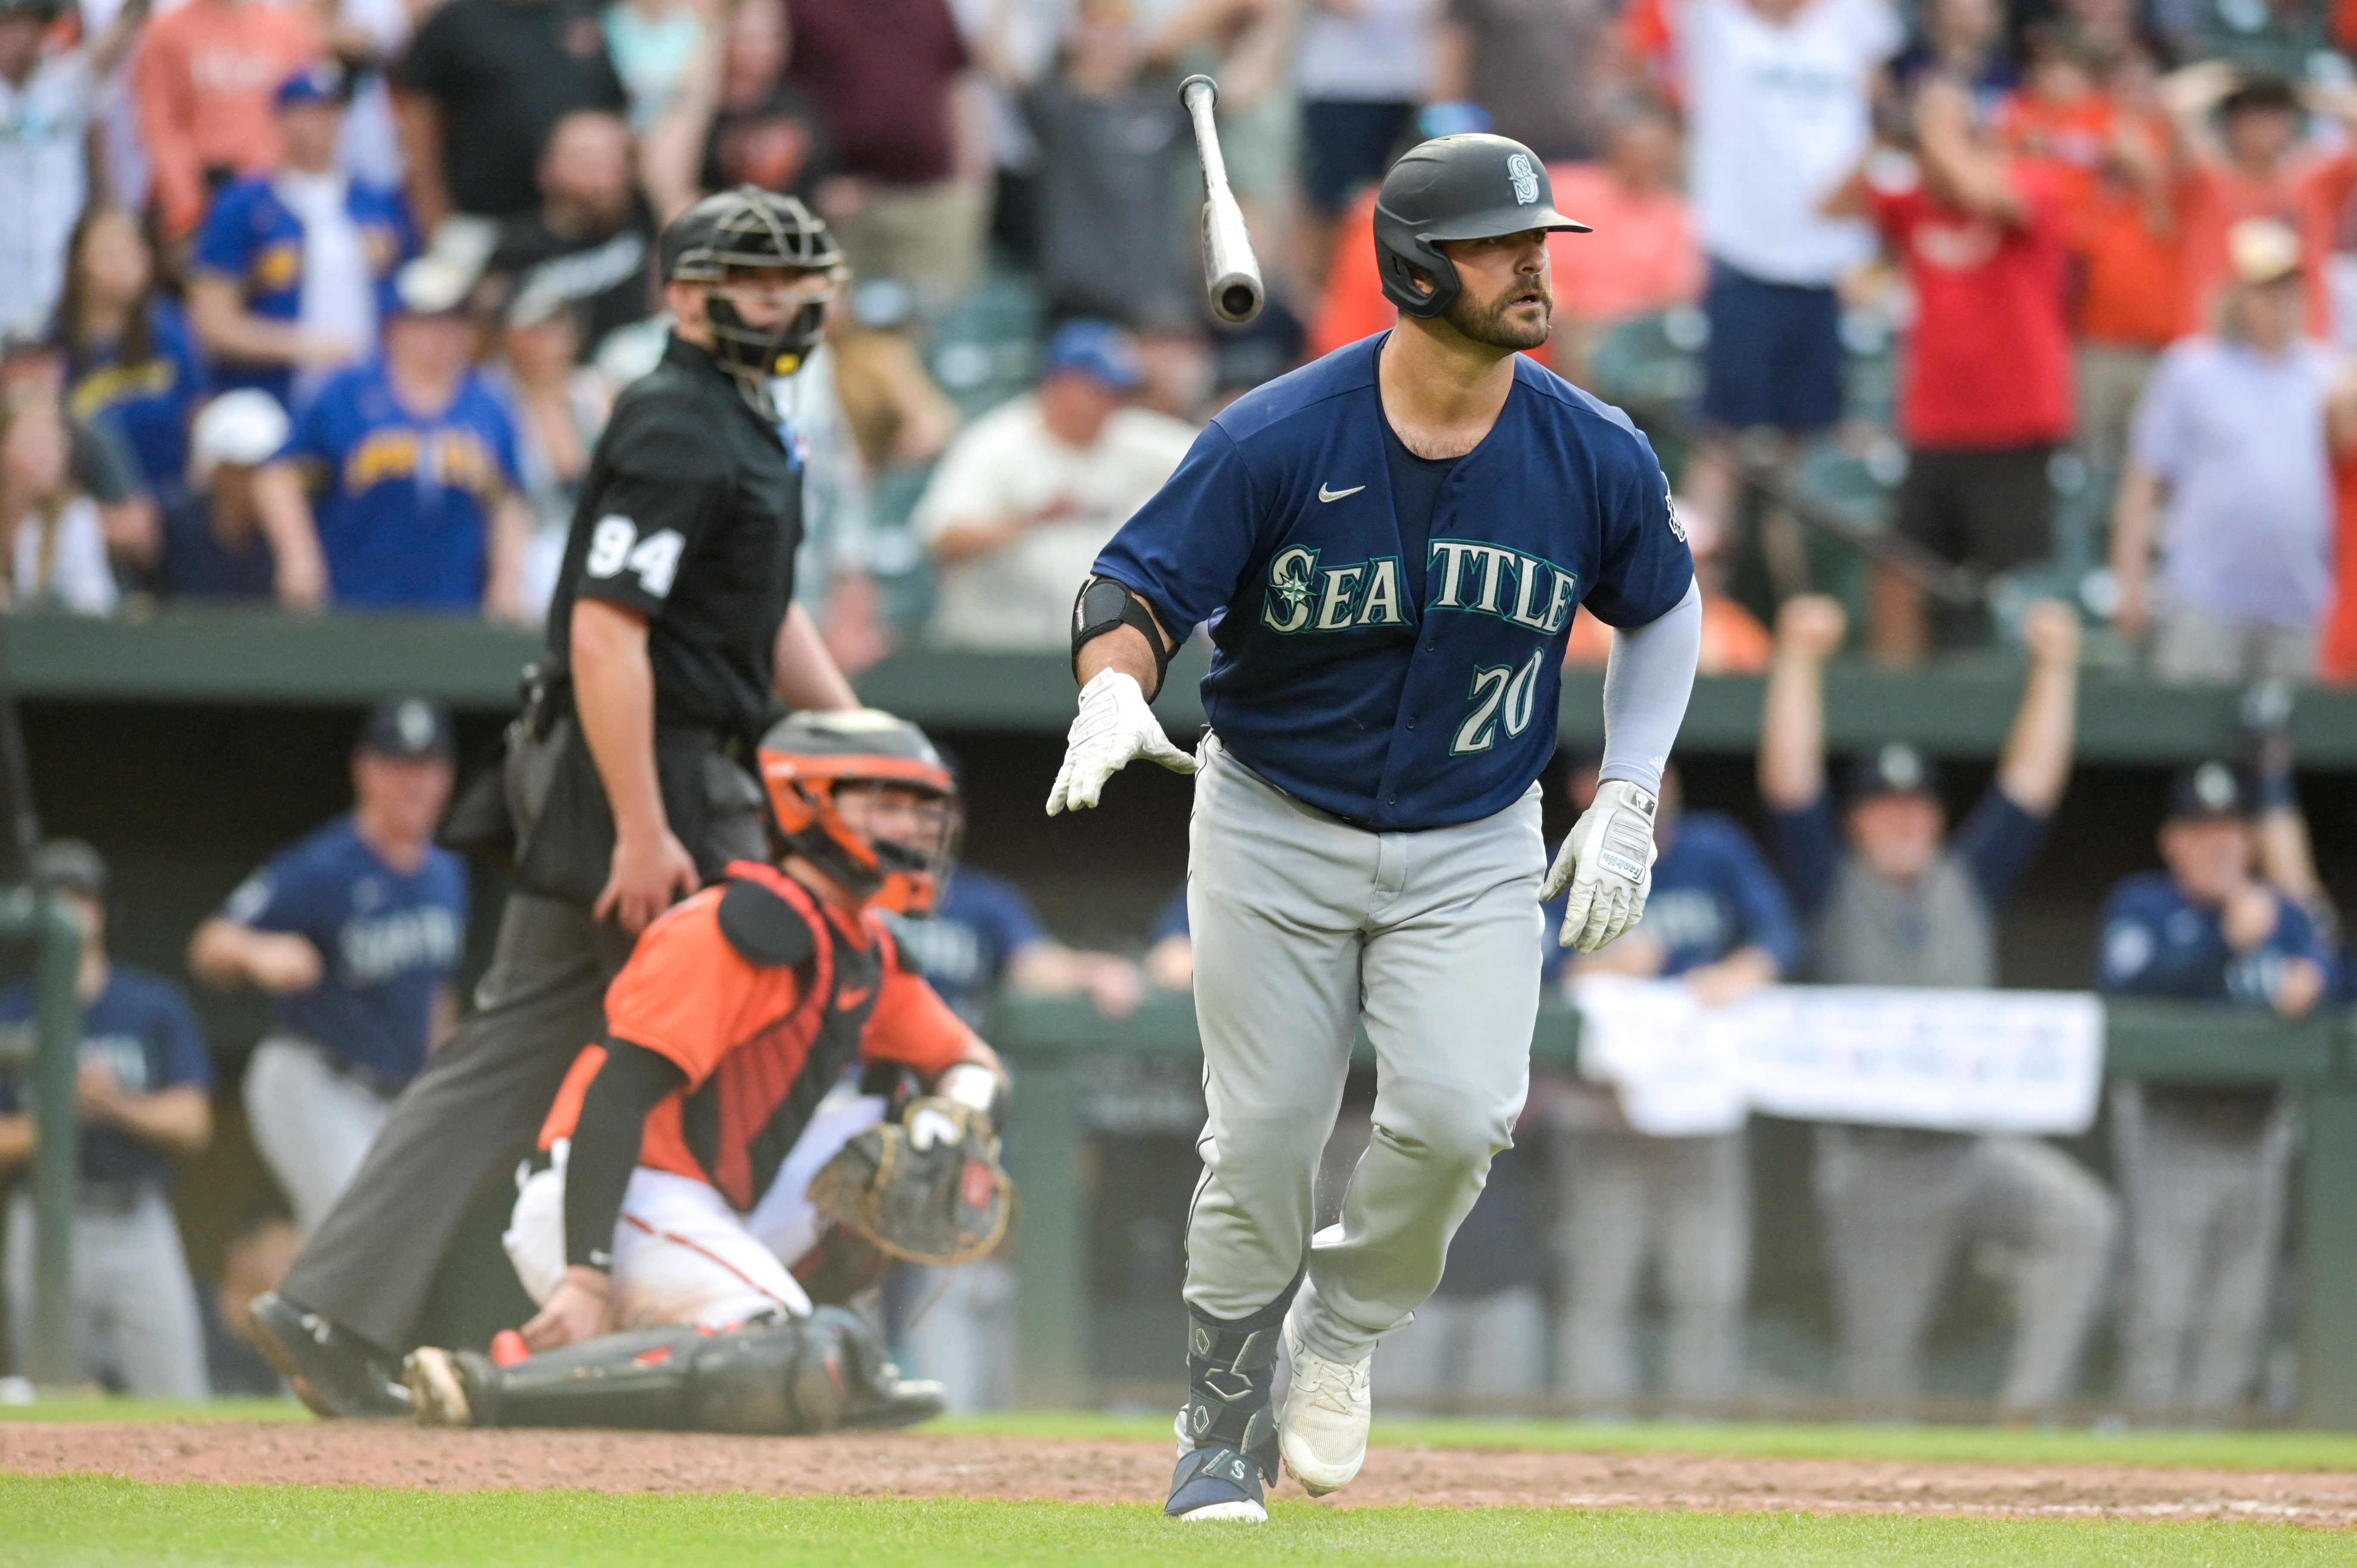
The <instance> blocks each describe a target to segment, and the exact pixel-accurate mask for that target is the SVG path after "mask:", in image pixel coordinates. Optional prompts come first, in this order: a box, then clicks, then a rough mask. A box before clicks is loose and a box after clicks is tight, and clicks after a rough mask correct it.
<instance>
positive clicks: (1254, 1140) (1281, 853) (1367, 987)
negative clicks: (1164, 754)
mask: <svg viewBox="0 0 2357 1568" xmlns="http://www.w3.org/2000/svg"><path fill="white" fill-rule="evenodd" d="M1200 755H1201V761H1202V765H1203V766H1202V770H1201V771H1200V773H1199V774H1197V775H1196V779H1195V805H1194V814H1193V820H1192V822H1191V824H1190V826H1189V845H1190V849H1189V861H1188V874H1187V914H1188V919H1189V924H1190V926H1191V929H1192V930H1193V934H1194V941H1195V1016H1196V1021H1197V1024H1198V1026H1199V1028H1200V1032H1201V1035H1202V1040H1203V1097H1204V1101H1205V1104H1206V1106H1207V1108H1208V1110H1209V1113H1210V1114H1209V1117H1208V1119H1207V1120H1206V1122H1204V1126H1203V1133H1202V1136H1201V1138H1200V1140H1199V1142H1198V1144H1197V1148H1198V1150H1199V1152H1200V1154H1201V1155H1202V1159H1203V1175H1202V1179H1201V1180H1200V1182H1199V1183H1198V1184H1197V1186H1196V1188H1195V1200H1194V1208H1193V1211H1192V1213H1191V1215H1190V1217H1189V1222H1188V1230H1187V1283H1186V1298H1187V1301H1188V1304H1189V1305H1191V1306H1193V1307H1195V1308H1196V1309H1197V1310H1199V1311H1200V1312H1203V1313H1205V1314H1207V1315H1209V1316H1212V1317H1216V1318H1221V1319H1228V1320H1232V1319H1235V1318H1240V1317H1243V1316H1248V1315H1249V1314H1252V1313H1254V1312H1257V1311H1259V1310H1261V1309H1262V1308H1265V1307H1266V1306H1267V1305H1269V1304H1270V1303H1271V1302H1272V1301H1275V1299H1277V1298H1278V1297H1279V1296H1280V1295H1282V1294H1284V1293H1285V1291H1286V1288H1287V1287H1288V1286H1289V1285H1290V1284H1291V1283H1293V1281H1294V1280H1295V1279H1296V1278H1297V1277H1298V1276H1301V1274H1302V1273H1303V1269H1304V1265H1305V1263H1306V1264H1307V1269H1308V1273H1307V1278H1306V1279H1305V1281H1304V1283H1303V1286H1302V1291H1301V1294H1300V1297H1299V1299H1298V1301H1297V1305H1296V1306H1295V1321H1296V1323H1297V1326H1298V1327H1299V1330H1300V1332H1301V1336H1302V1337H1303V1339H1304V1340H1305V1341H1306V1342H1307V1343H1308V1346H1309V1348H1311V1349H1312V1350H1315V1351H1317V1352H1318V1354H1320V1355H1323V1356H1326V1357H1328V1358H1329V1359H1335V1360H1341V1361H1355V1360H1358V1359H1361V1358H1362V1357H1365V1356H1367V1355H1369V1354H1371V1353H1372V1351H1373V1349H1374V1348H1375V1344H1376V1342H1377V1341H1378V1340H1379V1339H1380V1338H1381V1337H1383V1335H1385V1334H1387V1333H1389V1332H1390V1331H1391V1330H1393V1329H1394V1328H1397V1327H1398V1326H1401V1325H1402V1324H1404V1323H1405V1322H1407V1321H1408V1319H1409V1318H1410V1316H1412V1315H1413V1314H1414V1313H1415V1309H1416V1308H1417V1307H1419V1306H1421V1305H1424V1302H1425V1300H1426V1297H1428V1296H1430V1295H1431V1294H1432V1292H1433V1289H1434V1287H1435V1286H1436V1285H1437V1284H1438V1283H1440V1272H1441V1265H1442V1263H1443V1262H1445V1261H1446V1259H1447V1256H1448V1240H1449V1238H1450V1237H1451V1236H1452V1235H1454V1234H1455V1233H1456V1230H1457V1227H1458V1224H1459V1223H1460V1222H1462V1221H1463V1219H1464V1218H1465V1216H1466V1214H1467V1212H1468V1211H1469V1210H1470V1209H1471V1208H1472V1207H1473V1201H1474V1199H1475V1198H1476V1197H1479V1196H1480V1191H1481V1187H1482V1184H1483V1183H1484V1182H1485V1181H1486V1180H1487V1179H1488V1177H1489V1171H1490V1160H1491V1156H1492V1155H1495V1154H1497V1153H1498V1151H1499V1150H1501V1149H1503V1148H1506V1147H1508V1146H1509V1145H1510V1144H1512V1141H1513V1140H1512V1128H1513V1124H1514V1118H1515V1117H1516V1116H1517V1115H1518V1114H1520V1112H1521V1111H1522V1106H1523V1097H1524V1095H1525V1094H1526V1092H1527V1091H1528V1090H1529V1088H1530V1055H1531V1029H1532V1026H1533V1025H1534V1022H1535V1021H1536V1019H1537V1016H1538V1002H1539V957H1540V953H1539V940H1540V936H1541V930H1540V927H1541V923H1542V921H1541V917H1540V914H1539V901H1538V885H1539V878H1540V875H1541V873H1542V871H1543V870H1544V865H1545V850H1544V845H1543V844H1542V843H1541V841H1540V835H1539V791H1538V787H1537V786H1536V785H1533V786H1532V787H1531V789H1530V790H1529V791H1528V792H1527V793H1526V794H1524V795H1523V798H1522V800H1519V801H1517V802H1515V803H1514V804H1513V805H1512V806H1511V807H1509V808H1508V809H1507V810H1505V811H1501V812H1499V813H1498V814H1497V815H1495V816H1492V817H1488V818H1485V819H1483V820H1482V821H1480V822H1468V823H1464V824H1462V825H1460V826H1458V827H1451V828H1435V829H1432V830H1430V831H1428V832H1405V833H1384V832H1370V831H1368V830H1366V829H1364V828H1358V827H1353V826H1351V824H1349V823H1347V822H1341V821H1340V820H1338V819H1337V818H1334V817H1332V816H1329V815H1328V814H1326V813H1325V812H1323V811H1318V810H1316V809H1315V808H1313V807H1310V806H1307V805H1305V804H1303V803H1302V802H1300V801H1298V800H1294V799H1293V798H1292V797H1290V796H1288V795H1286V793H1285V792H1284V791H1282V790H1280V789H1276V788H1275V787H1274V786H1272V785H1270V784H1268V783H1266V782H1265V781H1264V780H1262V779H1258V778H1256V777H1254V775H1253V774H1252V773H1251V772H1250V771H1249V770H1248V769H1246V768H1243V766H1242V765H1241V764H1239V763H1238V762H1237V761H1236V760H1235V759H1234V758H1233V757H1231V756H1230V755H1229V754H1228V752H1227V750H1226V748H1225V747H1224V746H1222V745H1221V744H1220V741H1219V739H1218V737H1217V736H1211V737H1210V738H1208V739H1206V740H1205V742H1204V744H1203V749H1202V752H1201V754H1200ZM1361 1027H1363V1028H1364V1029H1365V1030H1366V1034H1367V1038H1368V1040H1369V1041H1370V1043H1372V1046H1373V1047H1374V1053H1375V1071H1376V1088H1375V1104H1374V1112H1373V1133H1372V1137H1371V1138H1370V1139H1369V1142H1368V1145H1367V1152H1366V1153H1365V1155H1361V1157H1360V1160H1359V1163H1358V1165H1357V1167H1356V1169H1355V1170H1354V1171H1353V1172H1352V1173H1351V1183H1350V1187H1349V1189H1348V1191H1347V1192H1346V1193H1345V1194H1344V1196H1343V1200H1342V1216H1341V1219H1340V1223H1339V1224H1336V1225H1333V1226H1329V1227H1328V1228H1327V1229H1325V1230H1320V1231H1318V1233H1317V1234H1316V1236H1315V1237H1314V1238H1313V1237H1312V1235H1311V1225H1312V1218H1311V1217H1312V1214H1313V1212H1314V1210H1313V1197H1312V1188H1313V1186H1314V1184H1315V1181H1316V1177H1317V1172H1318V1155H1319V1153H1320V1151H1321V1150H1322V1149H1323V1148H1324V1146H1325V1144H1326V1139H1327V1136H1328V1134H1329V1133H1330V1132H1331V1131H1332V1130H1333V1126H1334V1120H1335V1116H1336V1114H1337V1112H1339V1111H1340V1108H1341V1103H1342V1085H1343V1079H1344V1078H1345V1077H1346V1076H1347V1075H1348V1073H1349V1071H1350V1065H1351V1043H1352V1040H1353V1038H1354V1037H1355V1036H1357V1034H1358V1032H1359V1030H1360V1029H1361Z"/></svg>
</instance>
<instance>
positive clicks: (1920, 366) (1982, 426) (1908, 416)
mask: <svg viewBox="0 0 2357 1568" xmlns="http://www.w3.org/2000/svg"><path fill="white" fill-rule="evenodd" d="M1973 121H1974V116H1973V108H1972V102H1971V99H1970V98H1969V96H1968V95H1967V91H1966V90H1965V89H1964V88H1963V87H1961V86H1959V85H1958V84H1957V83H1956V82H1954V81H1952V80H1950V79H1948V78H1947V77H1945V76H1937V77H1932V78H1931V79H1928V80H1927V81H1924V83H1923V84H1922V86H1921V88H1920V89H1919V90H1918V91H1917V94H1916V99H1915V143H1916V156H1915V157H1914V158H1913V159H1911V160H1904V159H1897V158H1890V159H1884V160H1878V162H1877V164H1876V165H1875V166H1874V167H1873V172H1871V173H1870V174H1869V175H1868V176H1867V178H1866V179H1865V180H1864V181H1863V185H1862V194H1863V197H1864V199H1865V204H1866V207H1867V210H1868V211H1869V212H1870V213H1871V214H1872V216H1873V218H1874V220H1875V221H1876V223H1877V224H1878V226H1879V227H1880V229H1881V230H1882V232H1883V235H1884V237H1885V239H1886V241H1887V242H1889V246H1890V248H1891V250H1892V251H1893V252H1896V253H1897V255H1898V257H1899V259H1900V263H1901V265H1903V266H1904V267H1905V269H1906V273H1907V277H1908V281H1909V283H1910V285H1912V286H1913V289H1914V292H1915V312H1916V314H1915V325H1914V328H1913V330H1912V332H1911V333H1910V336H1909V338H1908V342H1907V348H1906V355H1905V368H1904V371H1903V372H1902V379H1901V381H1900V393H1899V424H1900V435H1902V436H1903V437H1904V439H1905V440H1906V443H1907V447H1908V462H1907V478H1906V479H1905V480H1904V481H1903V482H1902V484H1901V485H1900V492H1899V516H1898V522H1897V526H1898V530H1899V532H1900V534H1901V535H1902V536H1904V537H1906V538H1908V539H1910V540H1912V541H1914V542H1916V543H1919V544H1921V545H1923V546H1925V547H1927V548H1928V549H1930V550H1931V551H1932V552H1933V553H1936V554H1938V555H1940V556H1941V557H1943V559H1946V560H1949V561H1953V562H1956V563H1959V564H1970V565H1973V566H1977V567H1980V568H1982V569H1983V570H1986V571H1990V572H2002V571H2005V570H2007V569H2008V568H2011V567H2015V566H2018V565H2021V564H2024V563H2026V562H2029V561H2034V560H2037V559H2039V558H2040V556H2043V555H2044V554H2045V553H2047V550H2048V547H2049V542H2050V540H2049V536H2050V532H2051V524H2052V501H2053V497H2052V491H2051V489H2050V485H2049V482H2048V479H2047V465H2048V461H2049V459H2050V457H2051V456H2052V453H2053V448H2054V445H2055V443H2057V442H2059V441H2062V440H2064V439H2067V438H2068V437H2069V435H2070V434H2071V335H2070V324H2069V319H2068V316H2067V314H2066V296H2065V293H2064V289H2065V283H2066V279H2067V276H2068V265H2069V254H2068V252H2067V251H2066V249H2065V248H2064V245H2063V221H2062V207H2061V199H2060V197H2059V195H2058V192H2057V188H2056V184H2055V181H2054V179H2053V177H2052V176H2051V173H2050V171H2049V170H2048V169H2046V168H2044V167H2042V166H2040V165H2038V164H2035V163H2032V162H2029V161H2027V160H2018V159H2013V158H2008V157H2007V156H2005V155H2004V154H2003V153H2002V152H2000V151H1999V150H1998V149H1997V148H1996V146H1995V145H1993V144H1992V143H1991V142H1989V141H1987V140H1986V139H1985V138H1984V137H1983V136H1982V135H1981V134H1979V133H1978V132H1976V131H1975V128H1974V123H1973ZM1874 608H1875V626H1874V639H1873V648H1874V652H1875V655H1876V657H1877V658H1878V659H1880V660H1883V661H1885V662H1887V663H1892V664H1911V663H1915V662H1917V661H1919V660H1921V658H1922V657H1923V654H1924V652H1925V650H1926V649H1927V647H1928V646H1929V642H1930V635H1929V631H1930V628H1929V627H1928V626H1927V624H1926V620H1925V616H1924V609H1923V600H1922V592H1921V587H1920V585H1918V584H1917V583H1916V581H1915V580H1914V579H1913V578H1911V577H1909V576H1906V575H1902V574H1900V573H1899V572H1897V571H1895V570H1893V569H1890V568H1888V567H1880V568H1878V569H1877V572H1876V575H1875V580H1874Z"/></svg>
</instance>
